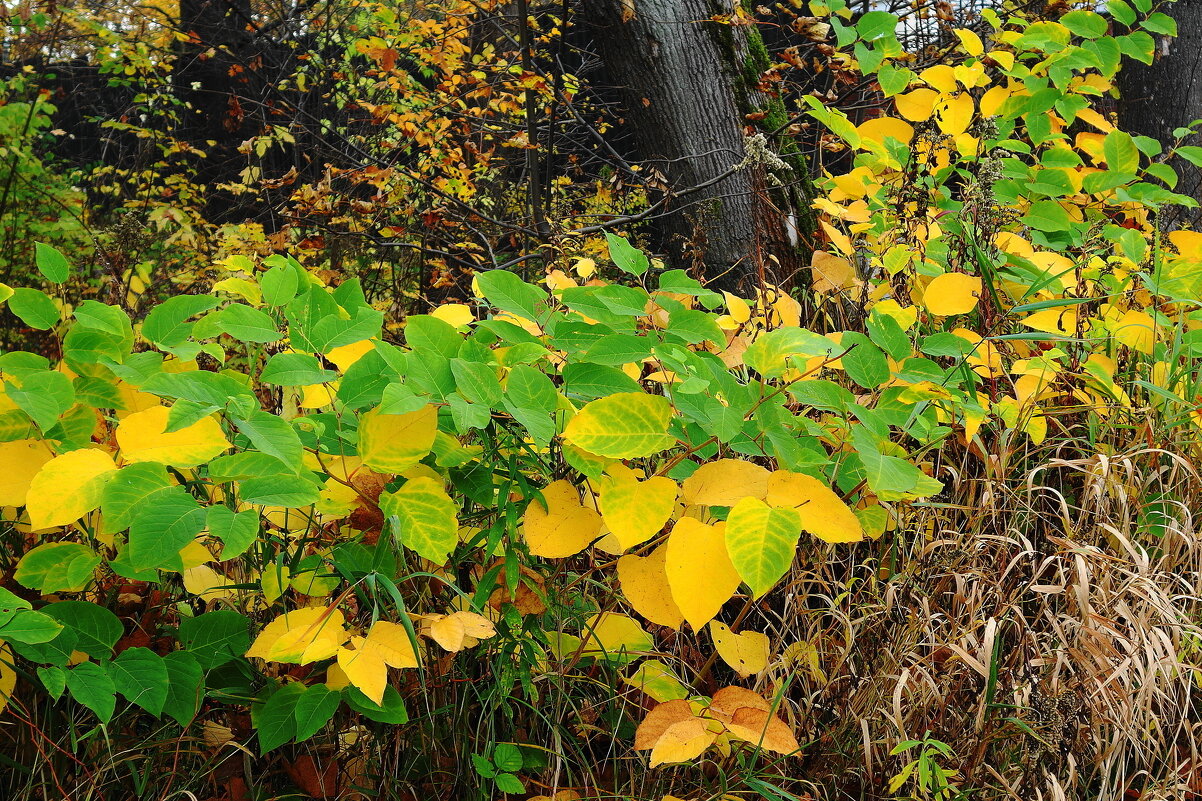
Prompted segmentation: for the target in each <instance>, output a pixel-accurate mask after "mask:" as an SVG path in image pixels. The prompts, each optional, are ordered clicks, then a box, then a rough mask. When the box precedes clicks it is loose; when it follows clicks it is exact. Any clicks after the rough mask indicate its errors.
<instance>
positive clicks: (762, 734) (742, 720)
mask: <svg viewBox="0 0 1202 801" xmlns="http://www.w3.org/2000/svg"><path fill="white" fill-rule="evenodd" d="M726 730H727V731H729V732H730V733H731V736H733V737H737V738H739V739H740V740H746V741H747V742H749V743H752V744H753V745H759V746H760V747H761V748H763V749H764V750H765V751H773V752H775V753H777V754H792V753H794V752H795V751H797V750H798V749H799V748H800V747H801V746H799V745H798V744H797V738H796V737H794V736H793V732H792V731H791V730H790V729H789V726H788V724H786V723H785V722H784V721H783V720H781V719H780V718H778V717H776V716H775V715H770V714H769V713H768V712H766V711H765V710H763V709H750V708H748V707H744V708H742V709H740V710H738V711H736V712H735V714H734V718H733V719H732V720H731V721H729V722H727V723H726Z"/></svg>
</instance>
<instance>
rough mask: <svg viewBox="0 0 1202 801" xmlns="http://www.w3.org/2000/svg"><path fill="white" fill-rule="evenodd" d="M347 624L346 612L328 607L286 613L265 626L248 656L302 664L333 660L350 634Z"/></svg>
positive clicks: (315, 607) (247, 653) (308, 608)
mask: <svg viewBox="0 0 1202 801" xmlns="http://www.w3.org/2000/svg"><path fill="white" fill-rule="evenodd" d="M345 624H346V619H345V618H344V617H343V616H342V612H340V611H339V610H337V609H329V608H327V607H324V606H311V607H307V608H305V609H295V610H293V611H291V612H285V613H284V614H282V615H280V616H279V617H277V618H276V619H275V620H273V621H271V622H270V623H268V624H267V625H266V626H264V628H263V630H262V631H261V632H259V636H258V637H256V638H255V641H254V642H253V643H252V644H251V646H250V650H248V651H247V652H246V655H247V656H248V657H258V658H259V659H266V660H269V661H272V662H289V663H293V664H299V665H303V664H306V663H308V662H315V661H317V660H319V659H329V658H330V657H332V656H334V655H335V654H337V653H338V647H339V646H340V645H342V644H343V643H344V642H346V638H347V637H348V636H349V634H348V632H347V631H346V628H345Z"/></svg>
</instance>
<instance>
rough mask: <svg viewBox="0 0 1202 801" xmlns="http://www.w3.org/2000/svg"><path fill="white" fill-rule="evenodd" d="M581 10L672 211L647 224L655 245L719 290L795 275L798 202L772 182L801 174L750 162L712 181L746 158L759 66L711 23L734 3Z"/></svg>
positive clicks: (609, 1) (607, 4)
mask: <svg viewBox="0 0 1202 801" xmlns="http://www.w3.org/2000/svg"><path fill="white" fill-rule="evenodd" d="M624 10H625V11H626V12H627V13H626V14H625V15H624V14H623V11H624ZM583 11H584V16H585V21H586V24H589V25H590V26H591V30H592V34H593V37H594V42H595V47H596V49H597V51H598V53H599V55H600V56H601V59H602V61H603V62H604V65H605V70H604V71H605V76H604V77H605V79H606V82H607V83H610V84H613V85H614V86H615V87H616V88H617V89H618V92H619V95H620V97H621V98H622V116H623V118H624V121H625V128H626V129H627V130H628V134H629V138H630V140H631V142H632V143H633V151H634V152H635V155H636V157H637V160H638V161H639V162H640V163H641V164H642V165H643V166H644V167H645V168H648V169H654V170H658V172H659V173H661V174H662V176H663V179H664V183H665V184H666V187H664V188H663V191H664V192H666V193H667V195H668V198H669V199H668V204H667V209H668V211H667V213H666V214H664V215H662V216H659V217H657V218H656V219H655V223H654V233H655V235H656V238H657V240H658V241H657V242H656V245H657V247H658V248H659V249H660V250H661V251H663V252H665V253H666V254H667V255H668V257H669V259H670V261H671V262H673V264H674V265H675V266H680V267H694V266H699V267H700V268H701V271H702V272H703V273H704V276H705V277H706V278H708V279H711V280H712V281H714V283H715V285H718V286H730V287H735V286H739V285H744V286H746V285H748V284H749V283H752V284H753V283H755V282H757V281H759V280H760V279H761V278H763V277H766V278H767V279H768V280H769V281H772V280H774V279H776V280H779V279H780V277H781V276H782V275H786V274H789V273H791V272H792V271H794V270H795V269H796V265H797V262H798V260H799V252H800V251H799V248H798V247H797V246H796V245H797V244H798V242H797V240H798V238H799V233H798V227H797V223H796V219H797V213H796V207H797V204H796V203H795V202H794V200H793V199H792V198H791V197H790V194H791V193H790V192H787V191H783V190H781V189H778V188H777V185H778V184H782V183H783V184H788V183H789V182H790V181H793V182H796V181H798V180H800V179H803V178H804V175H795V174H790V172H791V171H789V170H780V169H779V168H773V167H770V166H765V165H763V164H751V165H748V166H746V167H744V168H743V169H739V170H737V171H735V172H733V173H732V174H730V175H729V176H727V177H725V178H723V179H722V180H719V181H716V182H715V179H717V178H719V177H720V176H722V175H723V174H725V173H727V172H728V171H730V169H731V167H733V166H734V165H736V164H739V163H740V162H742V161H743V160H744V157H745V155H746V149H745V135H744V134H745V127H744V116H745V115H746V114H747V113H748V112H751V111H755V110H757V109H758V108H759V107H760V106H761V105H762V99H761V98H759V97H758V94H757V93H756V92H755V88H754V86H753V85H752V84H753V83H754V81H755V80H756V77H757V74H758V70H757V69H755V58H754V53H753V52H752V46H753V45H754V41H752V40H751V39H750V38H749V31H748V29H747V28H745V27H738V26H731V25H724V24H720V23H715V22H712V21H709V20H710V18H711V17H712V16H713V15H715V14H729V13H730V11H731V7H730V6H729V5H723V4H720V3H719V2H716V0H637V2H634V3H633V4H631V3H630V2H629V0H625V1H624V0H585V2H584V3H583ZM630 11H633V12H634V15H633V17H631V16H630V13H629V12H630ZM750 34H751V36H754V31H752V32H750ZM711 182H713V183H711ZM707 184H709V185H708V186H707ZM699 186H705V188H703V189H695V187H699ZM655 199H656V198H653V200H655ZM808 233H809V232H808V231H807V232H805V235H808Z"/></svg>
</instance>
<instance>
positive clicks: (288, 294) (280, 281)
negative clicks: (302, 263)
mask: <svg viewBox="0 0 1202 801" xmlns="http://www.w3.org/2000/svg"><path fill="white" fill-rule="evenodd" d="M259 286H261V287H262V288H263V300H264V302H266V303H267V305H268V306H283V305H285V304H287V303H289V302H290V301H291V300H292V299H293V298H295V297H296V291H297V288H299V287H300V275H299V274H298V271H297V270H296V269H294V268H293V267H292V266H291V265H288V264H277V265H276V266H274V267H272V268H271V269H270V270H267V271H266V272H265V273H263V274H262V275H261V276H259Z"/></svg>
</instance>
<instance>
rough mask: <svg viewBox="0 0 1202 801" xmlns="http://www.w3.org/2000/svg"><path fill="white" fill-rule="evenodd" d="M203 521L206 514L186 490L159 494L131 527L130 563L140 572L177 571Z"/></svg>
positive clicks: (128, 554) (149, 502)
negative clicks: (185, 551) (181, 557)
mask: <svg viewBox="0 0 1202 801" xmlns="http://www.w3.org/2000/svg"><path fill="white" fill-rule="evenodd" d="M119 475H120V472H118V476H119ZM204 521H205V510H204V509H203V508H202V507H201V505H200V504H199V503H197V502H196V499H195V498H193V497H192V496H191V495H189V494H188V491H187V490H185V489H184V488H183V487H178V486H176V487H167V488H165V489H160V490H158V491H156V492H155V493H154V494H153V495H151V496H150V497H148V498H147V499H146V504H145V505H144V506H143V507H142V508H140V509H138V510H137V512H136V513H135V515H134V518H133V522H131V523H130V526H129V550H128V552H127V556H128V558H129V563H130V564H131V565H132V566H133V567H134V568H135V569H139V570H143V569H149V568H159V569H164V570H178V569H179V565H180V558H179V552H180V550H182V549H183V547H184V546H185V545H187V544H188V543H190V542H192V540H194V539H196V535H197V534H199V533H200V532H201V531H202V530H203V529H204Z"/></svg>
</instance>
